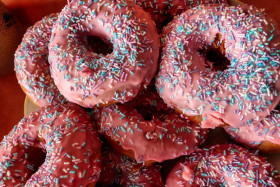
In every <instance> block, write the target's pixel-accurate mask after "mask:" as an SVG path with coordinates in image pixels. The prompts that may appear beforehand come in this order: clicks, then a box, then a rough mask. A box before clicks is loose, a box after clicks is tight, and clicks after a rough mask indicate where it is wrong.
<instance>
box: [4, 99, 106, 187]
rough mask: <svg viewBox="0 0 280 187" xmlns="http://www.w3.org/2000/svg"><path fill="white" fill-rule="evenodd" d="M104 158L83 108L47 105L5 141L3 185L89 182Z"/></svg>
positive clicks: (95, 178) (12, 132)
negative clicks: (101, 158) (101, 157)
mask: <svg viewBox="0 0 280 187" xmlns="http://www.w3.org/2000/svg"><path fill="white" fill-rule="evenodd" d="M43 152H45V158H44V157H43V156H42V153H43ZM40 155H41V156H40ZM100 156H101V143H100V140H99V138H98V134H97V131H96V130H94V129H93V125H92V122H91V120H90V116H88V115H87V114H86V112H85V111H84V110H83V109H82V108H80V107H79V106H77V105H75V104H70V103H69V104H64V105H57V106H53V105H49V106H46V107H42V108H40V109H38V110H37V111H36V112H33V113H31V114H30V115H28V116H27V117H25V118H23V119H22V120H21V121H20V122H19V123H18V125H16V126H15V127H14V128H13V130H12V131H11V132H10V134H9V135H7V136H5V137H4V139H3V140H2V142H1V146H0V185H1V186H2V185H5V186H23V185H25V186H86V185H87V184H91V183H94V182H96V181H97V179H98V177H99V174H100V171H101V169H100V165H101V162H100ZM38 157H39V158H40V157H41V159H42V158H43V160H39V161H38V159H39V158H38Z"/></svg>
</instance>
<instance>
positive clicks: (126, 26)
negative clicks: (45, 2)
mask: <svg viewBox="0 0 280 187" xmlns="http://www.w3.org/2000/svg"><path fill="white" fill-rule="evenodd" d="M90 35H93V36H98V37H100V38H102V39H105V40H107V41H110V42H111V43H112V44H113V52H112V53H110V54H107V55H101V54H97V53H94V52H91V47H90V46H89V45H88V42H87V39H88V37H89V36H90ZM159 47H160V42H159V37H158V34H157V31H156V27H155V25H154V23H153V22H152V20H151V19H150V17H149V15H148V14H147V13H145V12H144V11H143V10H142V9H141V8H140V7H139V6H138V5H135V4H134V3H132V2H131V1H127V0H122V1H120V0H117V1H110V0H104V1H87V2H84V1H80V0H77V1H72V2H70V3H69V4H68V5H67V6H66V7H65V8H64V9H63V10H62V12H61V13H60V15H59V17H58V20H57V22H56V25H55V26H54V29H53V34H52V37H51V42H50V45H49V51H50V53H49V61H50V64H51V69H52V75H53V78H54V81H55V84H56V85H57V87H58V89H59V90H60V91H61V93H62V94H63V95H64V96H65V97H66V98H67V100H69V101H71V102H74V103H77V104H79V105H81V106H84V107H94V106H95V105H107V104H111V103H116V102H127V101H128V100H130V99H132V98H134V97H135V96H136V95H137V93H138V92H139V90H140V89H141V88H143V87H145V86H146V85H148V84H149V83H150V81H151V79H152V78H153V77H154V75H155V73H156V70H157V63H158V61H157V60H158V56H159Z"/></svg>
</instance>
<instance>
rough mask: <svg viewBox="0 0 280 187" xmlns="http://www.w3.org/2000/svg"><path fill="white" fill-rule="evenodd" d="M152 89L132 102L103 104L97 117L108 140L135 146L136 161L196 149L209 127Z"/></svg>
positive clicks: (157, 159)
mask: <svg viewBox="0 0 280 187" xmlns="http://www.w3.org/2000/svg"><path fill="white" fill-rule="evenodd" d="M151 90H152V89H151V86H149V87H148V89H147V90H143V91H142V92H141V93H140V95H139V96H137V97H136V98H135V99H134V100H132V101H131V103H127V104H115V105H111V106H108V107H103V108H102V109H101V110H100V112H99V113H100V116H99V119H98V125H99V131H100V133H102V134H103V135H105V137H106V138H107V139H109V142H110V140H111V141H114V142H116V144H118V145H120V146H121V147H122V148H123V149H125V150H132V151H133V153H134V155H129V156H131V157H133V156H134V158H135V159H136V160H137V161H152V162H154V161H157V162H162V161H164V160H167V159H174V158H176V157H179V156H181V155H188V154H190V153H192V152H194V151H195V150H196V149H197V148H198V146H199V145H201V144H202V143H203V142H204V141H205V139H206V137H207V133H208V130H207V129H202V128H201V127H200V124H197V123H194V122H191V121H189V120H188V119H184V118H183V117H181V116H180V115H179V114H177V113H176V112H175V111H174V110H171V109H168V107H167V106H166V105H165V104H164V103H163V102H162V101H161V100H160V98H159V96H158V94H157V93H156V92H150V91H151ZM147 96H150V97H147ZM142 106H143V107H142ZM145 116H146V117H147V118H148V119H145V118H144V117H145Z"/></svg>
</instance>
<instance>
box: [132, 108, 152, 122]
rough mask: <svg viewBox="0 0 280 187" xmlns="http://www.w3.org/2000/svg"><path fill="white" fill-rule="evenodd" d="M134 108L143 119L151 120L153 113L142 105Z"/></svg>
mask: <svg viewBox="0 0 280 187" xmlns="http://www.w3.org/2000/svg"><path fill="white" fill-rule="evenodd" d="M136 110H137V112H138V113H139V114H140V115H141V116H142V118H143V119H144V120H145V121H151V120H152V119H153V113H151V112H150V111H149V110H147V108H146V107H144V106H142V107H138V108H137V109H136Z"/></svg>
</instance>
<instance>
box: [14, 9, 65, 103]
mask: <svg viewBox="0 0 280 187" xmlns="http://www.w3.org/2000/svg"><path fill="white" fill-rule="evenodd" d="M57 16H58V14H51V15H49V16H46V17H44V18H43V19H42V20H40V21H38V22H37V23H36V24H35V25H34V26H32V27H29V28H28V29H27V31H26V33H25V34H24V36H23V39H22V42H21V44H20V45H19V47H18V49H17V50H16V52H15V59H14V63H15V72H16V76H17V79H18V82H19V84H20V85H21V86H22V88H23V89H24V91H25V93H26V94H27V95H28V96H29V97H30V98H31V100H32V101H33V102H34V103H35V104H37V105H38V106H45V105H49V104H51V103H61V102H62V101H63V100H64V97H63V96H62V95H61V94H60V92H59V90H58V89H57V87H56V85H55V84H54V81H53V79H52V77H51V73H50V67H49V66H50V65H49V62H48V52H49V50H48V45H49V41H50V38H51V33H52V27H53V25H54V23H55V21H56V19H57Z"/></svg>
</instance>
